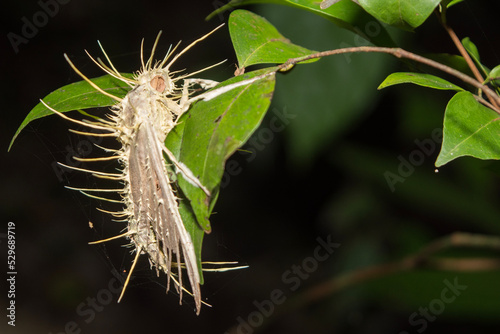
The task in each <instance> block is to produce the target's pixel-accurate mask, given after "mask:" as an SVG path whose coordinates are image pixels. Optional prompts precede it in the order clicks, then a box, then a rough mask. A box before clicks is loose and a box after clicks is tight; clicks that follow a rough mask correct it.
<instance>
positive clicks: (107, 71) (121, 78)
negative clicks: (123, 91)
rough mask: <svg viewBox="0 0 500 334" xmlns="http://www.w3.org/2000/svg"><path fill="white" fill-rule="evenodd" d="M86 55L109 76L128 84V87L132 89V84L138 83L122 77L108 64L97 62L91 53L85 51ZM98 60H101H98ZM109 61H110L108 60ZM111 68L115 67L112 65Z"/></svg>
mask: <svg viewBox="0 0 500 334" xmlns="http://www.w3.org/2000/svg"><path fill="white" fill-rule="evenodd" d="M103 52H104V50H103ZM85 53H86V54H87V56H89V58H90V59H92V61H93V62H94V63H95V64H96V65H97V66H99V68H100V69H101V70H103V71H104V72H105V73H107V74H109V75H111V76H112V77H113V78H116V79H118V80H120V81H123V82H125V83H126V84H127V85H129V86H130V87H132V85H131V83H136V81H134V80H130V79H128V78H125V77H124V76H122V75H121V74H120V73H119V72H117V71H116V69H115V68H114V67H113V68H112V69H111V68H109V67H107V66H106V64H104V63H103V62H102V61H97V60H95V59H94V57H92V56H91V55H90V53H89V52H88V51H87V50H85ZM105 56H106V57H107V55H106V54H105ZM98 60H100V59H99V58H98ZM108 61H109V59H108ZM111 66H113V65H111Z"/></svg>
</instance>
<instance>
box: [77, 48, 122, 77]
mask: <svg viewBox="0 0 500 334" xmlns="http://www.w3.org/2000/svg"><path fill="white" fill-rule="evenodd" d="M97 44H99V47H100V48H101V51H102V53H103V54H104V57H106V60H107V61H108V64H109V66H111V68H112V69H113V71H115V73H116V74H117V75H119V76H121V75H120V72H118V71H117V70H116V68H115V66H114V65H113V63H112V62H111V60H110V59H109V57H108V54H107V53H106V51H104V48H103V47H102V44H101V42H100V41H99V40H98V41H97ZM85 52H87V50H85ZM87 54H88V52H87ZM91 58H92V57H91Z"/></svg>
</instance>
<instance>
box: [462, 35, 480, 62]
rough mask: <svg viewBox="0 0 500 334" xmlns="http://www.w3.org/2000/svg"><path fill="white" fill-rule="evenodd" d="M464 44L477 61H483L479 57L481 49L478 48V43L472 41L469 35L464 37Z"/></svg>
mask: <svg viewBox="0 0 500 334" xmlns="http://www.w3.org/2000/svg"><path fill="white" fill-rule="evenodd" d="M462 45H463V46H464V48H465V50H467V52H468V53H469V55H470V56H471V57H472V58H473V59H474V60H475V61H476V62H478V63H479V62H481V58H480V57H479V51H478V49H477V46H476V44H474V43H472V41H471V40H470V38H469V37H465V38H464V39H462Z"/></svg>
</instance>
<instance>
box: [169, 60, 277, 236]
mask: <svg viewBox="0 0 500 334" xmlns="http://www.w3.org/2000/svg"><path fill="white" fill-rule="evenodd" d="M274 70H275V69H264V70H259V71H254V72H249V73H247V74H244V75H240V76H237V77H234V78H231V79H229V80H227V81H225V82H223V83H222V84H221V85H219V86H217V87H216V89H218V88H220V87H224V86H227V85H230V84H234V83H237V82H240V81H243V80H247V79H251V78H255V77H257V76H259V75H263V76H262V78H259V79H257V80H256V81H254V82H249V83H247V84H245V85H242V86H239V87H236V88H233V89H231V90H230V91H228V92H226V93H224V94H222V95H219V96H217V97H215V98H213V99H211V100H209V101H199V102H198V103H196V104H195V105H194V106H193V107H192V108H191V109H190V111H189V113H187V114H185V115H184V116H183V117H182V118H181V120H180V122H181V124H182V125H181V124H180V125H181V127H180V128H177V127H176V131H173V132H172V133H171V134H169V136H168V137H167V141H166V144H167V146H168V147H169V148H170V149H172V150H173V153H174V154H176V155H177V158H178V159H179V161H181V162H182V163H184V164H185V165H186V166H187V167H188V168H189V169H190V170H191V171H192V172H193V173H194V175H195V176H196V177H197V178H198V179H199V180H200V182H201V183H202V184H203V185H204V186H206V187H207V188H208V189H209V190H210V191H211V193H212V197H211V198H210V199H209V198H207V196H206V194H205V193H204V192H203V191H202V190H201V189H200V188H198V187H196V186H193V185H191V184H190V183H189V182H187V181H186V180H185V179H184V178H183V177H182V175H181V176H179V177H178V183H179V186H180V187H181V189H182V191H183V193H184V195H185V196H186V197H187V198H188V199H189V201H190V202H191V206H192V208H193V212H194V214H195V215H196V218H197V221H198V223H199V224H200V225H201V227H202V228H203V229H204V230H205V231H210V223H209V220H208V218H209V216H210V213H211V210H212V207H213V204H214V203H215V199H216V198H217V196H218V191H219V189H218V187H219V185H220V182H221V179H222V175H223V173H224V164H225V161H226V160H227V159H228V158H229V156H231V155H232V154H233V153H234V152H235V151H236V149H238V148H239V147H241V146H242V145H243V144H244V143H245V142H246V141H247V140H248V138H249V137H250V135H251V134H252V133H253V132H254V131H255V130H256V129H257V128H258V126H259V124H260V123H261V122H262V118H263V117H264V115H265V114H266V111H267V109H268V107H269V104H270V103H271V97H272V95H273V92H274V83H275V74H274V72H273V71H274ZM265 74H267V75H265ZM179 141H180V144H179ZM197 233H200V232H197Z"/></svg>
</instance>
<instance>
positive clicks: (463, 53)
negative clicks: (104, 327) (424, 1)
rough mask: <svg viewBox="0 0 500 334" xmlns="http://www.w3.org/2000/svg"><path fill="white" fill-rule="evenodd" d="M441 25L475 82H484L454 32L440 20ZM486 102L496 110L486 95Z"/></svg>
mask: <svg viewBox="0 0 500 334" xmlns="http://www.w3.org/2000/svg"><path fill="white" fill-rule="evenodd" d="M441 24H442V26H443V27H444V29H445V30H446V32H447V33H448V35H450V38H451V40H452V41H453V44H455V46H456V47H457V49H458V51H459V52H460V54H461V55H462V57H464V59H465V61H466V62H467V66H469V68H470V69H471V71H472V73H473V74H474V76H475V77H476V80H477V81H479V82H484V78H483V76H482V75H481V72H479V70H478V68H477V66H476V64H474V61H473V60H472V59H471V57H470V55H469V53H468V52H467V50H465V48H464V46H463V44H462V42H461V41H460V39H459V38H458V36H457V34H455V31H454V30H453V29H452V28H451V27H450V26H448V25H447V24H446V22H444V21H442V20H441ZM488 100H490V102H491V104H493V105H494V106H495V107H496V108H498V104H497V103H496V101H495V100H494V99H492V98H491V96H489V95H488Z"/></svg>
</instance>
